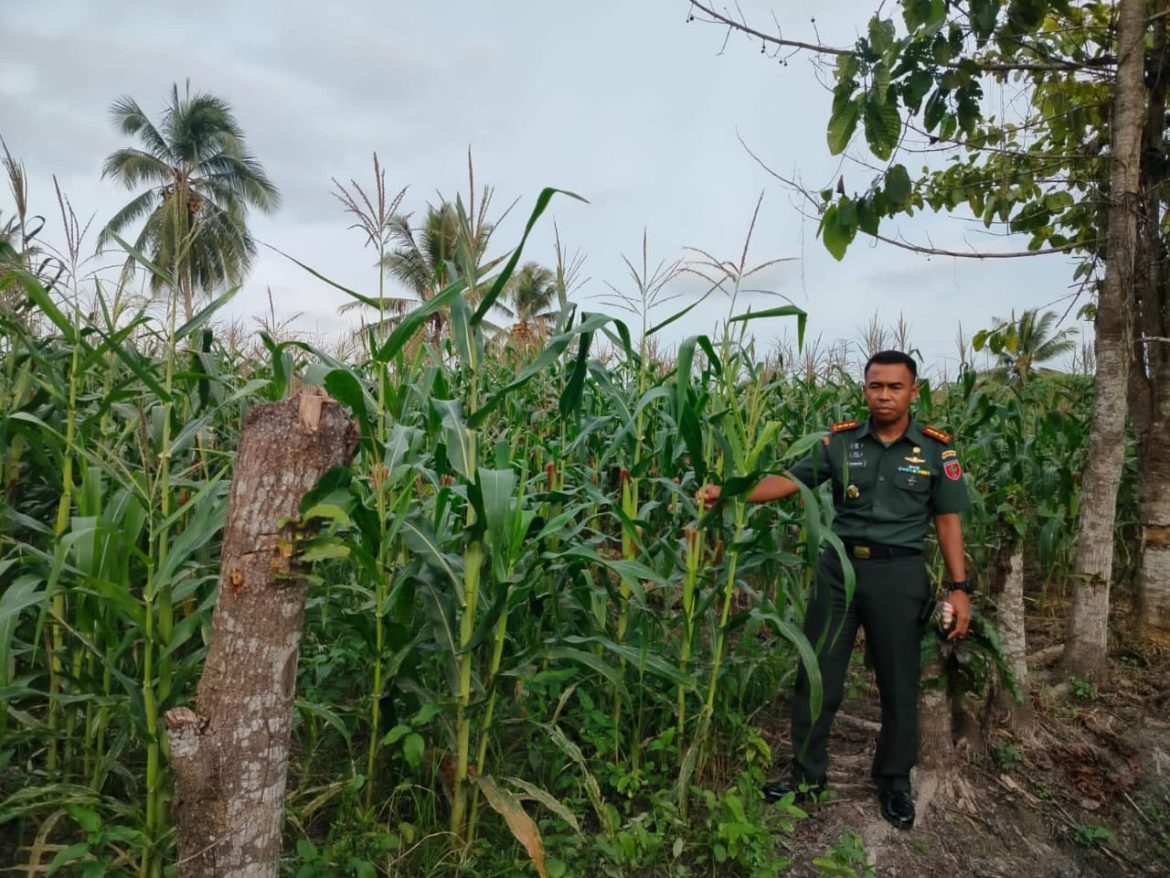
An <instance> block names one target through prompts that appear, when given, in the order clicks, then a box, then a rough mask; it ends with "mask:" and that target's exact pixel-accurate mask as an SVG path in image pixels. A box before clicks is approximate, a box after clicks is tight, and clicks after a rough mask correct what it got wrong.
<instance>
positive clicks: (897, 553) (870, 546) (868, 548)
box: [842, 540, 922, 561]
mask: <svg viewBox="0 0 1170 878" xmlns="http://www.w3.org/2000/svg"><path fill="white" fill-rule="evenodd" d="M842 542H844V543H845V550H846V551H847V552H848V553H849V557H851V558H855V559H857V560H859V561H873V560H887V559H890V558H912V557H914V556H915V555H921V554H922V550H921V549H911V548H909V547H907V546H887V545H886V544H885V543H853V542H850V541H848V540H843V541H842Z"/></svg>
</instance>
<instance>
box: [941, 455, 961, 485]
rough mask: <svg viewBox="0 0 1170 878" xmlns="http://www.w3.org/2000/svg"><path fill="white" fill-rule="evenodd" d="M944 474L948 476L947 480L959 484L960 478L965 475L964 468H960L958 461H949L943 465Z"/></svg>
mask: <svg viewBox="0 0 1170 878" xmlns="http://www.w3.org/2000/svg"><path fill="white" fill-rule="evenodd" d="M943 472H944V473H946V474H947V478H948V479H950V480H951V481H952V482H957V481H958V480H959V477H960V476H962V475H963V468H962V467H961V466H959V462H958V461H957V460H948V461H947V462H946V463H945V464H943Z"/></svg>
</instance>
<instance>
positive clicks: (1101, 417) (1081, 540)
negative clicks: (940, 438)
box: [1062, 0, 1146, 678]
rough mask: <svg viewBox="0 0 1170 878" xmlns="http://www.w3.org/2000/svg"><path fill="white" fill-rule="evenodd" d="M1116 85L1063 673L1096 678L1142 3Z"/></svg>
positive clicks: (1121, 54) (1108, 544)
mask: <svg viewBox="0 0 1170 878" xmlns="http://www.w3.org/2000/svg"><path fill="white" fill-rule="evenodd" d="M1117 9H1118V13H1117V48H1118V53H1117V54H1118V62H1117V80H1116V83H1115V85H1114V92H1113V118H1112V120H1111V121H1112V126H1111V127H1112V162H1111V164H1112V167H1111V170H1110V175H1109V215H1108V229H1107V240H1106V262H1105V279H1104V282H1103V283H1102V284H1101V289H1100V292H1099V295H1098V298H1097V318H1096V321H1095V328H1096V335H1097V337H1096V342H1095V344H1096V352H1097V378H1096V389H1095V393H1094V395H1093V419H1092V425H1091V427H1090V432H1089V453H1088V461H1087V463H1086V465H1085V469H1084V472H1083V474H1082V477H1081V501H1080V508H1081V514H1080V521H1079V523H1078V530H1077V555H1076V582H1075V590H1074V593H1073V606H1072V613H1071V615H1070V616H1069V623H1068V634H1067V647H1066V648H1065V651H1064V656H1063V658H1062V667H1063V670H1064V671H1065V673H1067V674H1071V675H1075V676H1080V677H1087V678H1099V677H1101V676H1103V675H1104V673H1105V670H1106V665H1105V658H1106V653H1107V648H1108V639H1109V638H1108V635H1109V584H1110V580H1111V579H1112V577H1113V525H1114V522H1115V521H1116V518H1117V489H1118V486H1119V485H1120V484H1121V468H1122V464H1123V462H1124V454H1125V417H1126V392H1127V390H1128V376H1129V365H1130V357H1131V353H1130V350H1131V349H1130V345H1131V338H1132V333H1131V328H1130V308H1129V302H1130V299H1129V296H1130V290H1131V289H1132V286H1133V281H1134V269H1135V257H1136V251H1137V218H1138V211H1139V197H1138V193H1139V185H1140V157H1141V140H1142V137H1141V135H1142V127H1143V122H1144V108H1145V85H1144V83H1143V68H1144V66H1145V65H1144V52H1143V43H1142V41H1143V37H1144V35H1145V22H1146V3H1145V0H1119V2H1118V5H1117Z"/></svg>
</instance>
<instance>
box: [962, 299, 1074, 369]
mask: <svg viewBox="0 0 1170 878" xmlns="http://www.w3.org/2000/svg"><path fill="white" fill-rule="evenodd" d="M995 320H996V324H997V327H996V328H995V329H994V330H992V331H990V332H986V331H985V332H982V333H978V334H977V335H976V337H975V341H976V349H979V348H982V347H983V346H984V344H986V345H987V346H988V347H989V348H990V349H991V352H992V353H993V354H995V355H996V361H997V363H998V366H997V367H996V368H995V369H994V370H992V374H994V375H996V376H998V377H1001V378H1007V379H1009V380H1015V381H1026V380H1027V379H1028V378H1030V377H1031V376H1032V375H1033V374H1035V373H1046V372H1051V371H1052V370H1051V369H1046V368H1041V364H1042V363H1048V362H1051V361H1052V360H1055V359H1056V358H1057V357H1061V356H1064V355H1065V354H1069V353H1072V352H1073V351H1074V350H1075V349H1076V342H1075V341H1074V337H1075V336H1076V330H1074V329H1062V330H1060V331H1058V332H1054V331H1053V328H1054V324H1055V323H1056V312H1055V311H1045V312H1044V313H1043V314H1041V313H1040V312H1039V311H1038V309H1036V308H1029V309H1028V310H1027V311H1025V312H1024V313H1023V314H1021V315H1020V317H1019V319H1018V320H1017V319H1016V315H1015V312H1014V311H1013V312H1012V316H1011V317H1010V318H1008V319H1007V320H1004V319H1001V318H998V317H997V318H995Z"/></svg>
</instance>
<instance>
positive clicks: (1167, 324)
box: [1130, 0, 1170, 641]
mask: <svg viewBox="0 0 1170 878" xmlns="http://www.w3.org/2000/svg"><path fill="white" fill-rule="evenodd" d="M1167 6H1168V4H1167V2H1166V0H1157V2H1155V3H1154V4H1153V5H1152V6H1151V10H1150V11H1151V13H1154V14H1155V17H1154V18H1152V19H1151V28H1152V31H1153V33H1152V39H1151V41H1150V51H1149V53H1148V56H1147V58H1148V61H1147V68H1146V82H1147V83H1148V84H1149V90H1150V91H1149V101H1148V106H1147V109H1146V124H1145V132H1144V146H1143V150H1142V195H1143V200H1142V204H1141V206H1142V214H1141V222H1140V224H1139V227H1138V234H1139V239H1140V246H1141V249H1140V251H1139V253H1140V256H1141V266H1142V270H1141V271H1140V272H1138V276H1137V278H1135V283H1134V286H1133V295H1134V305H1133V312H1134V315H1135V324H1136V335H1137V340H1136V342H1137V343H1136V344H1135V345H1134V346H1133V360H1132V366H1131V369H1132V375H1131V379H1130V412H1131V416H1132V418H1133V423H1134V432H1135V434H1136V437H1137V449H1138V472H1139V479H1140V486H1141V499H1140V503H1141V506H1140V517H1141V530H1142V539H1141V548H1140V549H1139V558H1138V574H1137V587H1138V588H1137V590H1138V613H1137V627H1138V629H1139V633H1141V634H1144V635H1146V636H1148V637H1153V638H1156V639H1159V640H1163V641H1170V344H1167V342H1166V341H1164V339H1166V338H1167V337H1170V291H1168V290H1167V287H1166V283H1167V278H1168V277H1170V272H1168V271H1167V270H1166V257H1167V248H1166V243H1165V241H1164V240H1163V234H1162V215H1163V210H1162V197H1163V196H1162V193H1163V192H1164V191H1165V188H1166V184H1167V182H1168V180H1170V173H1168V169H1167V166H1166V160H1165V155H1164V149H1163V139H1164V136H1165V135H1164V127H1165V126H1164V120H1165V117H1166V101H1167V89H1168V87H1170V57H1168V49H1167V32H1166V15H1165V12H1166V10H1167ZM1157 13H1161V16H1160V17H1157V16H1156V14H1157Z"/></svg>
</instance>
